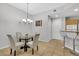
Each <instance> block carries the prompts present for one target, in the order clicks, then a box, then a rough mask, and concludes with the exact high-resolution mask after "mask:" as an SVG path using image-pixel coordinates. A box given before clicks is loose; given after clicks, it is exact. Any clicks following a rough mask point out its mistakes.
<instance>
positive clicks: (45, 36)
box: [34, 13, 51, 42]
mask: <svg viewBox="0 0 79 59" xmlns="http://www.w3.org/2000/svg"><path fill="white" fill-rule="evenodd" d="M48 14H49V13H42V14H38V15H36V16H34V21H36V20H42V27H36V26H35V22H34V32H38V33H40V40H42V41H45V42H47V41H49V40H50V39H51V36H50V34H51V30H50V27H51V24H50V23H51V22H50V20H49V19H48Z"/></svg>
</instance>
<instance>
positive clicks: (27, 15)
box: [27, 1, 28, 19]
mask: <svg viewBox="0 0 79 59" xmlns="http://www.w3.org/2000/svg"><path fill="white" fill-rule="evenodd" d="M27 19H28V1H27Z"/></svg>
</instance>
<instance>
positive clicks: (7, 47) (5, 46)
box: [0, 45, 9, 49]
mask: <svg viewBox="0 0 79 59" xmlns="http://www.w3.org/2000/svg"><path fill="white" fill-rule="evenodd" d="M8 47H9V45H6V46H4V47H0V49H4V48H8Z"/></svg>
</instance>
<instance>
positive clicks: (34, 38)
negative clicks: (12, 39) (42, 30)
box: [27, 34, 40, 55]
mask: <svg viewBox="0 0 79 59" xmlns="http://www.w3.org/2000/svg"><path fill="white" fill-rule="evenodd" d="M39 36H40V34H35V36H34V37H33V41H30V42H28V43H27V45H28V46H29V47H30V48H32V55H33V54H34V48H35V47H37V51H38V41H39Z"/></svg>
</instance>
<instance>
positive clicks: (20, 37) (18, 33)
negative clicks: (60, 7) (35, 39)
mask: <svg viewBox="0 0 79 59" xmlns="http://www.w3.org/2000/svg"><path fill="white" fill-rule="evenodd" d="M16 38H17V40H18V41H19V39H23V38H25V37H24V36H23V35H22V33H20V32H16Z"/></svg>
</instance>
